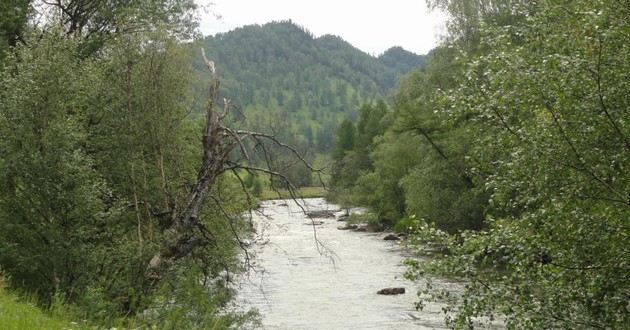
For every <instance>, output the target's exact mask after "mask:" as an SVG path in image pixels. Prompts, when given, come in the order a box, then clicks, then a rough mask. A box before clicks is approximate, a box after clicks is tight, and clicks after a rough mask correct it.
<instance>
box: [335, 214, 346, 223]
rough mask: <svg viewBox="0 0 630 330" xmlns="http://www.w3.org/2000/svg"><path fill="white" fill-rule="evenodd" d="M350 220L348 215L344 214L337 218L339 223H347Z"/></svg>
mask: <svg viewBox="0 0 630 330" xmlns="http://www.w3.org/2000/svg"><path fill="white" fill-rule="evenodd" d="M347 219H348V215H347V214H342V215H340V216H339V217H338V218H337V221H346V220H347Z"/></svg>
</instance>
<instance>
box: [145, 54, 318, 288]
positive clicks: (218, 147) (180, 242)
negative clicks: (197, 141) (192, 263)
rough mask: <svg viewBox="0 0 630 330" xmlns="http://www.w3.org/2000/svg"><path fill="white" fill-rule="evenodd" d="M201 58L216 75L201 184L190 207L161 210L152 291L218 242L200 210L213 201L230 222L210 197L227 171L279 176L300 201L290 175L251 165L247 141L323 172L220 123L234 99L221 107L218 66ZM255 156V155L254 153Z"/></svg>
mask: <svg viewBox="0 0 630 330" xmlns="http://www.w3.org/2000/svg"><path fill="white" fill-rule="evenodd" d="M202 55H203V59H204V61H205V63H206V65H207V66H208V70H209V71H210V74H211V75H212V82H211V85H210V98H209V101H208V105H207V107H206V123H205V127H204V130H203V136H202V145H203V157H202V163H201V167H200V168H199V172H198V174H197V181H196V183H195V184H194V186H193V189H192V190H191V192H190V193H189V195H188V196H187V198H186V204H185V205H184V206H183V208H181V209H179V208H178V206H177V205H175V204H174V203H172V205H169V210H167V212H163V213H164V214H168V221H167V222H166V223H167V225H166V228H165V229H164V241H163V242H162V247H161V249H160V250H159V252H158V253H156V254H155V255H154V256H153V257H152V258H151V260H150V262H149V264H148V265H147V267H146V271H145V280H147V282H146V283H147V284H148V289H151V288H152V287H153V286H154V285H155V284H156V283H157V282H158V281H159V279H160V278H162V277H163V276H164V275H165V274H166V273H168V271H169V270H170V269H171V268H172V267H173V265H174V264H175V263H176V262H177V261H178V260H180V259H182V258H184V257H187V256H189V255H191V254H192V253H193V251H195V250H196V249H197V248H200V247H203V246H206V245H209V244H214V243H216V242H214V238H213V236H212V233H211V232H210V231H209V230H208V229H207V228H206V226H205V225H204V223H203V222H202V221H201V220H200V218H199V212H200V210H201V208H202V206H203V205H204V202H205V201H206V200H208V199H212V200H213V201H214V202H215V203H216V204H217V205H216V206H217V208H218V209H219V210H220V211H221V213H222V214H223V215H224V216H225V217H226V218H228V221H231V218H230V215H229V214H228V213H227V212H226V211H225V209H224V208H223V206H222V205H221V202H220V199H219V198H217V197H215V196H212V195H211V194H210V191H211V188H212V187H213V185H214V184H215V183H216V182H217V179H218V178H219V176H221V175H222V174H223V173H225V172H227V171H232V172H233V173H234V174H235V176H236V177H237V178H238V179H239V180H240V176H239V174H238V172H237V171H238V170H245V171H248V172H250V173H251V172H260V173H264V174H266V175H270V176H275V177H278V178H280V179H281V180H283V181H284V182H285V183H286V184H287V186H288V187H289V191H290V192H291V195H292V197H293V198H294V199H296V198H297V194H296V189H295V186H294V185H293V184H292V183H291V182H290V181H289V180H288V178H287V177H286V176H284V175H282V174H280V173H278V172H277V171H274V170H273V169H272V167H271V164H269V163H268V162H267V164H266V165H267V166H266V167H256V166H252V165H251V163H250V158H249V152H248V151H247V150H248V149H247V147H246V144H245V143H244V141H245V140H250V142H252V144H253V145H256V146H262V152H263V153H265V152H266V149H265V148H264V143H265V142H270V143H273V144H276V145H278V146H279V147H281V148H284V149H287V150H289V151H290V152H292V153H293V155H294V156H295V157H296V158H298V159H299V160H300V161H301V162H303V163H304V164H305V165H306V166H307V167H308V168H309V169H310V170H311V171H313V172H316V173H317V174H318V175H319V176H320V182H321V170H316V169H314V168H313V167H312V166H311V165H310V164H308V163H307V162H306V161H305V160H304V157H303V156H302V155H301V154H300V153H298V152H297V151H296V150H295V149H294V148H292V147H291V146H289V145H286V144H284V143H282V142H280V141H278V140H277V139H276V138H275V137H274V136H273V135H269V134H264V133H259V132H252V131H242V130H234V129H231V128H229V127H227V126H224V125H222V121H223V119H224V118H225V117H226V116H227V115H228V113H229V111H230V101H229V100H228V99H225V98H224V99H223V102H222V104H219V86H220V81H219V77H218V74H217V72H216V70H215V65H214V62H212V61H209V60H208V59H207V58H206V55H205V52H204V51H203V49H202ZM219 105H220V107H219ZM252 152H255V150H253V151H252ZM258 152H260V151H258ZM230 155H232V156H235V155H236V156H237V157H230ZM263 159H269V157H268V155H264V157H263ZM241 185H242V187H243V191H244V193H245V194H246V195H247V196H248V200H250V196H249V193H248V191H247V189H246V188H245V185H244V184H243V182H242V180H241ZM234 234H235V235H236V234H237V233H236V232H234ZM318 247H319V246H318Z"/></svg>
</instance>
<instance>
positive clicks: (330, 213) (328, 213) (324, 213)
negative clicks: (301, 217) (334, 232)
mask: <svg viewBox="0 0 630 330" xmlns="http://www.w3.org/2000/svg"><path fill="white" fill-rule="evenodd" d="M336 212H337V211H335V210H318V211H309V212H306V215H307V216H309V217H311V218H334V217H335V213H336Z"/></svg>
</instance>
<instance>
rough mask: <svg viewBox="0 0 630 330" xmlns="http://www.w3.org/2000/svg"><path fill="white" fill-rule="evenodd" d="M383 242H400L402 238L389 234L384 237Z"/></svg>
mask: <svg viewBox="0 0 630 330" xmlns="http://www.w3.org/2000/svg"><path fill="white" fill-rule="evenodd" d="M383 240H386V241H398V240H400V237H398V236H396V235H394V234H389V235H387V236H385V237H383Z"/></svg>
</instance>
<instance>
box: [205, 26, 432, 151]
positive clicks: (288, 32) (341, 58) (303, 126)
mask: <svg viewBox="0 0 630 330" xmlns="http://www.w3.org/2000/svg"><path fill="white" fill-rule="evenodd" d="M202 43H203V47H204V48H205V50H206V53H207V54H208V57H209V58H211V59H213V60H214V61H215V62H216V63H217V67H218V70H219V72H220V74H221V76H222V81H223V88H224V91H225V93H226V94H227V96H228V97H229V98H230V99H231V100H232V101H233V102H234V104H236V105H239V106H241V107H242V108H243V109H244V111H243V113H244V114H245V115H246V117H247V120H248V122H249V124H250V125H252V126H254V127H269V126H270V125H272V126H275V127H273V128H274V130H275V131H278V132H283V133H282V134H287V135H288V134H290V136H287V137H288V138H291V139H296V138H297V141H298V142H304V144H307V145H308V146H310V147H312V148H315V149H317V150H320V151H325V150H330V148H331V147H332V146H333V144H334V140H333V136H334V131H335V129H336V127H337V126H338V124H339V122H340V120H341V119H342V118H346V117H351V118H352V117H354V116H356V110H357V108H358V107H359V105H360V104H361V103H362V102H365V101H369V100H374V99H378V98H382V97H384V96H386V95H387V94H388V93H389V91H390V90H391V89H392V88H393V87H394V86H395V84H396V81H397V80H398V79H399V78H400V77H401V76H402V75H404V74H405V73H407V72H409V71H411V70H412V69H414V68H418V67H420V66H422V65H423V63H424V56H419V55H416V54H413V53H410V52H408V51H405V50H403V49H402V48H400V47H395V48H392V49H390V50H388V51H386V52H385V53H383V54H382V55H381V56H379V57H375V56H371V55H369V54H367V53H365V52H363V51H361V50H359V49H357V48H355V47H353V46H352V45H351V44H349V43H348V42H346V41H344V40H343V39H341V38H339V37H336V36H332V35H325V36H322V37H319V38H315V37H314V36H313V35H312V34H311V33H310V32H308V31H307V30H305V29H304V28H302V27H299V26H297V25H295V24H293V23H292V22H290V21H286V22H274V23H269V24H265V25H262V26H260V25H250V26H245V27H242V28H238V29H236V30H233V31H230V32H227V33H223V34H218V35H216V36H208V37H206V38H205V39H204V40H203V41H202ZM195 68H196V70H197V71H198V73H199V82H198V83H197V84H196V86H197V87H198V88H199V92H200V93H202V92H203V91H205V90H206V86H207V85H206V84H207V82H208V79H209V77H208V74H207V73H206V71H205V70H206V69H205V67H204V66H203V64H202V62H201V60H200V58H199V59H198V61H197V63H195ZM199 99H203V98H199ZM276 116H280V117H281V118H282V119H283V120H282V121H278V120H274V118H276ZM278 122H281V123H282V125H283V127H277V125H278Z"/></svg>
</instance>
